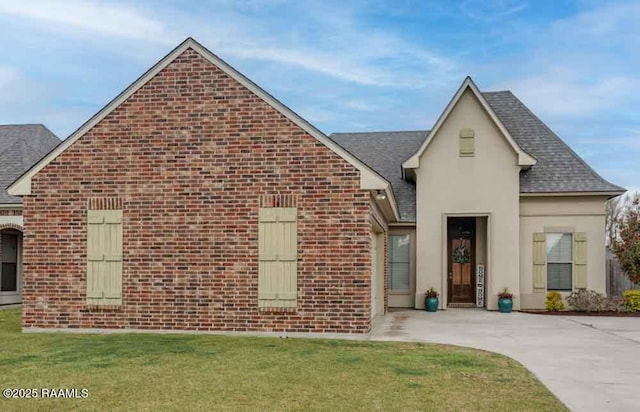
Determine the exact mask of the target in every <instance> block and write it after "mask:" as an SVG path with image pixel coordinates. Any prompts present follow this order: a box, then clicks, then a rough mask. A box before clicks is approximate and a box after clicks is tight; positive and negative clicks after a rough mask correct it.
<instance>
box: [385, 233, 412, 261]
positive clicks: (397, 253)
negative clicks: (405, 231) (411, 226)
mask: <svg viewBox="0 0 640 412" xmlns="http://www.w3.org/2000/svg"><path fill="white" fill-rule="evenodd" d="M389 239H390V243H391V247H390V248H389V254H390V255H389V261H390V262H393V263H398V262H406V263H408V262H409V235H400V236H389Z"/></svg>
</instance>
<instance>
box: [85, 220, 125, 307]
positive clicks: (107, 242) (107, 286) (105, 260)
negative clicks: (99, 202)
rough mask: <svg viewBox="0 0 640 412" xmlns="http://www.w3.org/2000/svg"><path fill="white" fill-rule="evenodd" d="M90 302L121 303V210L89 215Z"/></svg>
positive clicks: (88, 288)
mask: <svg viewBox="0 0 640 412" xmlns="http://www.w3.org/2000/svg"><path fill="white" fill-rule="evenodd" d="M87 303H89V304H91V305H120V304H122V211H121V210H89V211H88V212H87Z"/></svg>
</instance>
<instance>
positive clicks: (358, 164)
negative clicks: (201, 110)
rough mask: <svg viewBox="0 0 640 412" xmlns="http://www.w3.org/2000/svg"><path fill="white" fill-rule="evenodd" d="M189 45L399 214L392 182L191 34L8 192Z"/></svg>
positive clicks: (24, 188)
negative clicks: (380, 193) (353, 172)
mask: <svg viewBox="0 0 640 412" xmlns="http://www.w3.org/2000/svg"><path fill="white" fill-rule="evenodd" d="M188 49H192V50H194V51H195V52H197V53H198V54H200V55H201V56H202V57H203V58H205V59H206V60H208V61H209V62H211V63H212V64H213V65H215V66H216V67H218V68H219V69H220V70H222V71H223V72H224V73H226V74H227V75H228V76H230V77H231V78H233V79H234V80H236V81H237V82H238V83H240V84H242V85H243V86H244V87H246V88H247V89H249V90H250V91H251V92H253V93H254V94H256V95H257V96H258V97H260V98H261V99H262V100H263V101H265V102H266V103H267V104H268V105H270V106H271V107H273V108H274V109H275V110H277V111H278V112H280V113H281V114H282V115H283V116H285V117H286V118H287V119H289V120H290V121H291V122H293V123H294V124H296V125H297V126H298V127H300V128H301V129H302V130H304V131H305V132H307V133H308V134H309V135H311V136H313V137H314V138H316V139H317V140H318V141H319V142H320V143H322V144H323V145H325V146H326V147H327V148H329V149H330V150H332V151H333V152H334V153H336V154H337V155H338V156H340V157H342V158H343V159H344V160H345V161H347V162H348V163H350V164H351V165H353V166H354V167H355V168H356V169H358V171H359V172H360V188H361V189H366V190H384V191H385V193H386V194H387V197H388V199H389V203H390V205H391V208H392V210H393V213H394V215H395V219H399V218H400V216H399V214H398V210H397V205H396V202H395V197H394V195H393V191H392V190H391V185H390V183H389V182H388V181H386V180H385V179H384V178H383V177H382V176H381V175H380V174H379V173H377V172H376V171H375V170H373V169H371V168H370V167H369V166H367V165H366V164H365V163H363V162H362V161H361V160H359V159H358V158H356V157H354V156H353V155H351V154H350V153H349V152H347V151H345V150H344V149H343V148H342V147H340V146H339V145H337V144H336V143H334V142H333V141H332V140H331V139H329V138H328V137H327V136H326V135H325V134H324V133H322V132H321V131H320V130H318V129H316V128H315V127H314V126H313V125H311V124H310V123H309V122H307V121H306V120H304V119H303V118H302V117H300V116H299V115H298V114H297V113H295V112H294V111H293V110H291V109H290V108H288V107H287V106H285V105H284V104H282V103H281V102H280V101H278V100H277V99H276V98H275V97H273V96H271V95H270V94H269V93H267V92H266V91H265V90H264V89H262V88H261V87H260V86H258V85H257V84H255V83H254V82H252V81H251V80H249V79H248V78H247V77H245V76H244V75H243V74H242V73H240V72H238V71H237V70H236V69H234V68H233V67H231V66H230V65H229V64H228V63H226V62H225V61H223V60H222V59H220V58H219V57H218V56H216V55H215V54H213V53H212V52H211V51H209V50H208V49H206V48H205V47H204V46H202V45H201V44H200V43H198V42H197V41H195V40H194V39H192V38H191V37H189V38H187V39H186V40H184V41H183V42H182V43H180V44H179V45H178V46H177V47H176V48H175V49H173V50H172V51H171V52H170V53H169V54H167V55H166V56H165V57H163V58H162V59H161V60H160V61H159V62H158V63H156V64H155V65H154V66H153V67H152V68H150V69H149V70H148V71H147V72H146V73H144V74H143V75H142V76H141V77H140V78H138V79H137V80H136V81H135V82H134V83H133V84H131V85H130V86H129V87H127V88H126V89H125V90H124V91H123V92H122V93H120V94H119V95H118V96H117V97H116V98H115V99H113V100H112V101H111V102H109V103H108V104H107V105H106V106H105V107H104V108H102V109H101V110H100V111H99V112H98V113H96V114H95V115H94V116H93V117H92V118H91V119H89V120H88V121H87V122H86V123H84V124H83V125H82V126H80V128H79V129H78V130H76V131H75V132H74V133H73V134H72V135H71V136H69V137H68V138H67V139H66V140H65V141H64V142H63V143H62V144H61V145H60V146H58V148H56V150H54V151H52V152H51V153H49V154H48V155H47V156H46V157H44V158H43V159H42V160H40V161H39V162H38V163H36V164H35V165H34V166H33V167H31V168H30V169H29V170H28V171H27V172H25V173H24V174H23V175H22V176H20V178H19V179H17V180H16V181H15V182H13V183H12V184H11V186H10V187H9V192H10V193H12V194H13V195H19V196H23V195H29V194H30V193H31V178H32V177H33V176H34V175H35V174H36V173H38V172H39V171H40V170H42V168H44V167H45V166H46V165H47V164H49V163H50V162H51V161H53V160H54V159H55V158H56V157H58V156H59V155H60V154H61V153H62V152H64V151H65V150H66V149H67V148H68V147H69V146H71V145H72V144H73V143H75V142H76V141H77V140H78V139H80V137H82V136H83V135H84V134H85V133H87V132H88V131H89V130H91V128H93V127H94V126H95V125H96V124H97V123H98V122H100V121H101V120H102V119H104V118H105V117H106V116H108V115H109V114H110V113H111V112H112V111H113V110H115V109H116V108H117V107H118V106H119V105H120V104H122V103H123V102H124V101H125V100H126V99H128V98H129V97H130V96H131V95H132V94H133V93H135V92H136V91H137V90H138V89H140V88H141V87H142V86H144V85H145V84H146V83H147V82H148V81H149V80H151V79H152V78H153V77H154V76H155V75H156V74H158V73H159V72H160V71H161V70H162V69H164V68H165V67H167V66H168V65H169V64H170V63H171V62H173V61H174V60H175V59H176V58H177V57H178V56H180V55H181V54H182V53H184V52H185V51H186V50H188Z"/></svg>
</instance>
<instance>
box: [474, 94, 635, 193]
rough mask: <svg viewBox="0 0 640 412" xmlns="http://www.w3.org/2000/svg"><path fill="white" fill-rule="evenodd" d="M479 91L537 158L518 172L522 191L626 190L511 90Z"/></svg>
mask: <svg viewBox="0 0 640 412" xmlns="http://www.w3.org/2000/svg"><path fill="white" fill-rule="evenodd" d="M482 95H483V96H484V98H485V99H486V101H487V102H488V103H489V105H490V106H491V108H492V109H493V110H494V112H495V113H496V115H497V116H498V117H499V118H500V120H501V121H502V123H503V124H504V125H505V127H506V128H507V129H508V130H509V133H511V136H512V137H513V139H514V140H515V141H516V142H517V143H518V145H519V146H520V147H521V148H522V149H523V150H524V151H526V152H527V153H529V154H531V155H532V156H534V157H535V158H536V160H537V163H536V165H535V166H533V167H532V168H530V169H529V170H525V171H522V172H521V173H520V192H521V193H557V192H565V193H566V192H613V193H618V194H619V192H624V191H625V189H623V188H621V187H620V186H616V185H614V184H612V183H609V182H607V181H606V180H604V179H603V178H602V177H600V175H598V174H597V173H596V172H595V171H594V170H593V169H592V168H591V167H589V165H587V164H586V163H585V161H584V160H582V159H581V158H580V156H578V155H577V154H576V153H575V152H574V151H573V150H571V148H570V147H569V146H567V144H566V143H565V142H563V141H562V139H560V138H559V137H558V136H557V135H556V134H555V133H554V132H553V131H552V130H551V129H550V128H549V127H548V126H547V125H546V124H544V122H542V121H541V120H540V119H538V117H536V116H535V115H534V114H533V113H532V112H531V111H530V110H529V109H528V108H527V107H526V106H525V105H524V104H523V103H522V102H521V101H520V100H519V99H518V98H517V97H516V96H514V95H513V93H511V92H510V91H500V92H484V93H482Z"/></svg>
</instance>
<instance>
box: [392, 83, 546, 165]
mask: <svg viewBox="0 0 640 412" xmlns="http://www.w3.org/2000/svg"><path fill="white" fill-rule="evenodd" d="M467 90H469V91H471V93H473V94H474V96H475V97H476V99H478V102H480V105H481V106H482V108H483V109H484V110H485V111H486V112H487V114H488V115H489V117H490V118H491V120H492V121H493V123H494V124H495V125H496V127H497V128H498V130H500V133H502V136H504V138H505V139H506V140H507V143H509V146H511V148H512V149H513V151H514V153H516V154H517V155H518V166H520V167H521V168H523V169H526V168H529V167H531V166H533V165H535V164H536V159H535V158H533V157H532V156H531V154H530V153H527V152H526V151H524V150H522V148H521V147H520V146H519V145H518V144H517V143H516V142H515V140H514V139H513V136H511V133H509V130H507V128H506V127H505V126H504V124H502V121H501V120H500V118H499V117H498V116H497V115H496V114H495V113H494V111H493V110H492V108H491V106H489V104H488V103H487V101H486V100H485V99H484V96H483V95H482V93H481V92H480V90H479V89H478V86H476V84H475V83H474V82H473V80H472V79H471V77H469V76H467V77H466V78H465V79H464V81H463V82H462V84H461V85H460V87H459V88H458V91H457V92H456V94H454V95H453V98H452V99H451V101H450V102H449V104H448V105H447V107H446V108H445V109H444V112H442V114H440V117H438V120H436V124H435V125H434V126H433V128H432V129H431V130H430V131H429V134H428V135H427V139H426V140H425V141H424V143H422V145H421V146H420V148H419V149H418V150H417V151H416V152H415V153H414V154H413V156H411V157H410V158H409V159H407V160H406V161H405V162H404V163H403V164H402V167H404V168H406V169H416V168H418V165H419V164H420V162H419V159H420V156H422V153H424V151H425V150H426V149H427V147H428V146H429V143H431V141H433V138H434V137H435V136H436V134H438V131H439V130H440V127H442V125H443V124H444V122H445V121H446V120H447V118H448V117H449V114H451V111H452V110H453V108H454V107H455V106H456V104H458V101H459V100H460V99H461V98H462V96H463V95H464V93H465V92H466V91H467Z"/></svg>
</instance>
